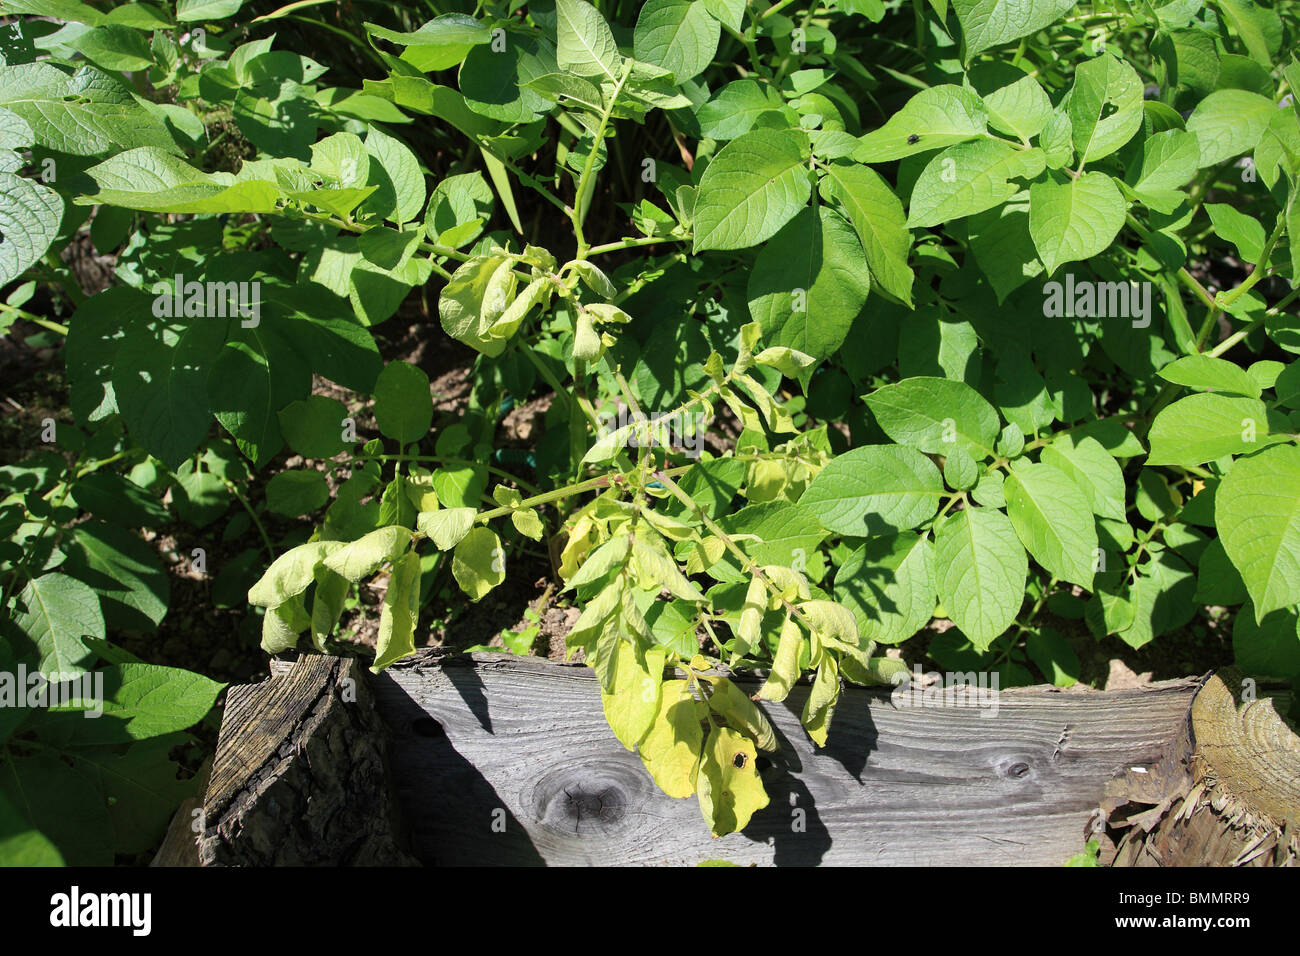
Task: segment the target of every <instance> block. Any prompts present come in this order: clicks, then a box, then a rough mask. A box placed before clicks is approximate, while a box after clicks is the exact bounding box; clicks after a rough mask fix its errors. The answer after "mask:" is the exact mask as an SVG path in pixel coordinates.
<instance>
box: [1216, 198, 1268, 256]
mask: <svg viewBox="0 0 1300 956" xmlns="http://www.w3.org/2000/svg"><path fill="white" fill-rule="evenodd" d="M1205 211H1206V212H1207V213H1209V215H1210V221H1211V222H1212V223H1214V234H1215V235H1216V236H1218V237H1219V238H1220V239H1226V240H1228V242H1230V243H1232V244H1233V245H1234V246H1236V247H1237V254H1238V255H1239V256H1240V257H1241V258H1242V259H1243V260H1244V261H1246V262H1249V263H1251V264H1254V263H1257V262H1259V260H1260V258H1262V257H1263V255H1264V244H1265V242H1266V241H1267V237H1266V236H1265V235H1264V227H1263V226H1262V225H1260V223H1259V220H1258V219H1256V218H1254V217H1253V216H1248V215H1246V214H1245V213H1244V212H1240V211H1239V210H1238V209H1237V208H1236V207H1235V206H1229V205H1228V204H1227V203H1221V202H1210V203H1206V204H1205Z"/></svg>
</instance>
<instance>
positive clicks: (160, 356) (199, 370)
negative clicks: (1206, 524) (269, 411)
mask: <svg viewBox="0 0 1300 956" xmlns="http://www.w3.org/2000/svg"><path fill="white" fill-rule="evenodd" d="M164 294H166V293H164ZM91 301H94V300H93V299H92V300H91ZM225 326H226V323H225V322H224V321H221V320H218V319H216V318H215V317H213V318H209V319H205V320H203V321H198V322H187V321H185V320H180V321H172V320H164V322H163V323H162V324H159V325H154V326H147V325H145V324H144V323H143V322H142V321H135V322H131V323H130V324H129V325H127V326H126V328H125V329H124V333H125V335H124V338H123V340H122V345H121V346H120V347H119V348H118V349H117V351H116V354H115V355H114V356H113V359H112V369H111V373H110V374H111V376H112V393H113V395H114V396H115V398H116V402H117V406H118V408H119V409H120V410H121V412H122V419H123V421H124V422H125V423H126V426H127V429H128V430H129V431H130V433H131V437H132V438H134V439H135V440H136V441H137V442H139V443H140V445H142V446H143V447H144V448H145V449H146V450H147V451H148V452H149V453H150V454H152V455H154V456H155V457H157V458H159V459H161V460H162V461H163V463H164V464H166V465H167V466H168V467H169V468H177V467H179V466H180V464H181V462H182V461H184V460H185V459H186V458H188V457H189V456H190V455H191V454H193V453H194V451H195V450H196V449H197V448H198V446H199V445H200V443H202V441H203V439H204V438H205V437H206V436H207V434H208V432H209V430H210V429H211V428H212V414H211V412H210V411H209V404H210V403H209V396H208V388H207V380H208V376H209V373H210V370H211V369H212V368H215V367H216V365H217V361H216V357H217V356H219V355H220V354H221V353H222V351H223V349H222V343H223V341H224V340H225V335H226V331H225Z"/></svg>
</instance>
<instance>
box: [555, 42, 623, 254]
mask: <svg viewBox="0 0 1300 956" xmlns="http://www.w3.org/2000/svg"><path fill="white" fill-rule="evenodd" d="M631 71H632V66H631V64H630V63H625V64H624V65H623V71H622V73H621V74H620V76H619V78H618V83H617V84H615V86H614V92H613V93H612V94H611V95H610V98H609V104H608V105H607V106H606V107H605V109H604V111H603V112H602V113H601V114H600V125H599V126H597V127H596V134H595V136H593V137H592V142H591V152H589V153H588V154H587V161H586V162H585V163H583V164H582V174H581V175H580V176H579V177H578V186H577V189H576V191H575V192H574V195H573V208H572V209H571V210H570V211H569V220H570V221H571V222H572V223H573V235H574V236H575V237H576V238H577V240H578V255H577V258H579V259H585V258H587V250H588V249H589V246H588V245H587V240H586V237H584V236H583V234H582V207H583V206H584V205H585V200H586V196H587V188H588V186H589V185H591V181H592V180H591V171H592V169H594V168H595V165H596V154H597V153H599V152H600V144H601V143H603V142H604V141H605V129H606V128H607V127H608V126H609V118H610V116H611V115H612V114H613V112H614V104H615V103H617V102H618V95H619V94H620V93H622V92H623V84H624V83H626V82H627V78H628V76H629V75H630V74H631Z"/></svg>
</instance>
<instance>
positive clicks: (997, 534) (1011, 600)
mask: <svg viewBox="0 0 1300 956" xmlns="http://www.w3.org/2000/svg"><path fill="white" fill-rule="evenodd" d="M1028 573H1029V559H1028V557H1027V556H1026V555H1025V549H1024V547H1023V546H1022V545H1021V544H1020V540H1019V538H1017V536H1016V529H1015V527H1014V526H1013V525H1012V524H1011V521H1010V520H1009V519H1008V518H1007V516H1006V515H1004V514H1003V513H1002V512H1000V511H995V510H993V509H992V508H965V509H963V510H961V511H958V512H957V513H956V514H954V515H953V516H952V517H951V518H949V519H948V520H947V521H945V522H944V523H943V524H941V525H940V526H939V530H938V531H937V532H936V533H935V537H934V582H935V588H936V590H937V591H938V595H939V602H940V603H941V604H942V605H943V606H944V609H945V610H946V611H947V612H948V616H949V617H950V618H951V619H952V621H953V623H954V624H956V625H957V626H958V627H959V628H961V632H962V633H963V634H965V635H966V637H968V638H970V641H971V643H972V644H974V645H975V646H976V647H977V648H979V649H980V650H981V651H984V650H987V649H988V647H989V645H990V644H992V643H993V640H994V639H995V638H997V637H998V636H999V635H1001V634H1002V633H1003V632H1004V631H1005V630H1006V629H1007V628H1008V627H1010V626H1011V622H1012V621H1014V620H1015V619H1016V615H1017V614H1018V613H1019V611H1020V605H1021V603H1022V602H1023V601H1024V598H1025V577H1026V575H1027V574H1028Z"/></svg>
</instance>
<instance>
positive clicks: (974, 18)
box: [952, 0, 1075, 63]
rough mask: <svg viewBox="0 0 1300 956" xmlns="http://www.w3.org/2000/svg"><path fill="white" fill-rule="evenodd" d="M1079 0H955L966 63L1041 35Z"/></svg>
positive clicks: (953, 7) (953, 5) (955, 10)
mask: <svg viewBox="0 0 1300 956" xmlns="http://www.w3.org/2000/svg"><path fill="white" fill-rule="evenodd" d="M1074 2H1075V0H952V9H953V11H954V12H955V13H956V14H957V21H958V22H959V23H960V24H961V34H962V39H963V40H964V41H965V48H966V62H967V63H969V62H970V61H971V60H972V59H974V57H975V54H977V53H981V52H983V51H984V50H987V49H988V48H989V47H994V46H1000V45H1001V44H1003V43H1010V42H1011V41H1012V40H1019V39H1020V38H1021V37H1026V36H1029V35H1030V34H1031V33H1037V32H1038V31H1039V30H1041V29H1043V27H1045V26H1048V25H1049V24H1052V23H1055V22H1056V21H1057V20H1059V19H1060V18H1061V17H1063V16H1065V14H1066V13H1068V12H1069V11H1070V10H1071V9H1072V8H1073V7H1074Z"/></svg>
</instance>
